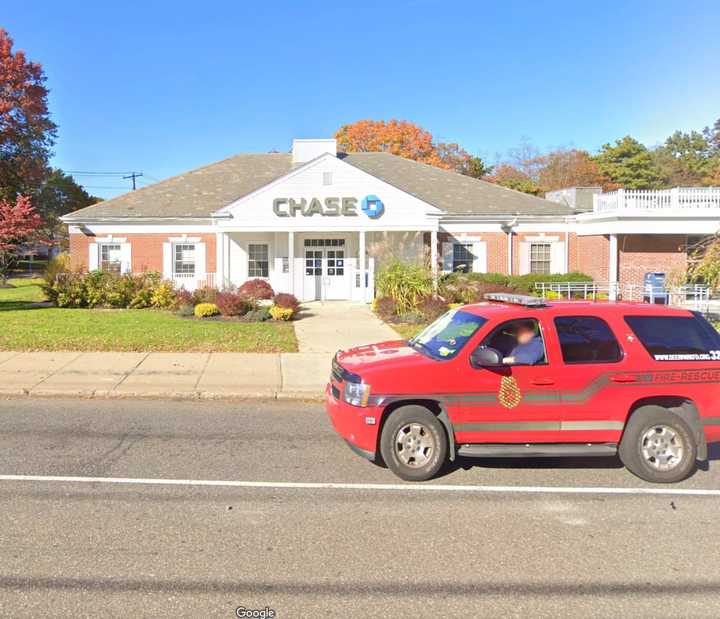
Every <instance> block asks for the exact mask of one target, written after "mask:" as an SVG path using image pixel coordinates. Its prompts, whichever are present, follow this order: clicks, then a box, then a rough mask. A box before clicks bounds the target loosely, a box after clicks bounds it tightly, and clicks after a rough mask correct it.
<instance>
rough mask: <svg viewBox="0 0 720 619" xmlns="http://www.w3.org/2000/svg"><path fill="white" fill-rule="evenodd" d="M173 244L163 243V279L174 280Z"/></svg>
mask: <svg viewBox="0 0 720 619" xmlns="http://www.w3.org/2000/svg"><path fill="white" fill-rule="evenodd" d="M172 276H173V266H172V243H163V277H164V278H165V279H172Z"/></svg>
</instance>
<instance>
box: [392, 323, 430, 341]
mask: <svg viewBox="0 0 720 619" xmlns="http://www.w3.org/2000/svg"><path fill="white" fill-rule="evenodd" d="M388 324H389V325H390V326H391V327H392V328H393V329H395V331H397V332H398V333H399V334H400V337H401V338H402V339H404V340H409V339H410V338H411V337H414V336H416V335H417V334H418V333H420V331H422V330H423V329H424V328H425V327H427V325H425V324H420V325H417V324H407V323H400V324H398V323H394V322H391V323H388Z"/></svg>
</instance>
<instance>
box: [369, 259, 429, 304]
mask: <svg viewBox="0 0 720 619" xmlns="http://www.w3.org/2000/svg"><path fill="white" fill-rule="evenodd" d="M375 289H376V291H377V293H378V295H379V296H380V297H390V298H391V299H393V300H394V301H395V303H396V304H397V311H398V312H399V313H407V312H412V311H414V310H415V309H416V308H417V306H418V303H419V302H420V300H421V299H422V298H423V297H426V296H427V295H429V294H432V292H433V278H432V273H431V272H430V271H429V270H428V269H426V268H424V267H422V266H418V265H415V264H408V263H405V262H401V261H400V260H395V261H393V262H391V263H390V264H388V265H387V266H386V267H385V268H383V269H382V270H381V271H379V272H378V273H377V275H376V276H375Z"/></svg>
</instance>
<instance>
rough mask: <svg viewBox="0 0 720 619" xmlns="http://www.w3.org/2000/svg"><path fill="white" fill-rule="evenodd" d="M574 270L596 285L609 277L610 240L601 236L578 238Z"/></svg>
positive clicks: (606, 280) (604, 281)
mask: <svg viewBox="0 0 720 619" xmlns="http://www.w3.org/2000/svg"><path fill="white" fill-rule="evenodd" d="M574 270H576V271H580V272H581V273H586V274H587V275H590V276H591V277H592V278H593V280H595V281H596V282H598V283H606V282H608V280H609V277H610V273H609V270H610V238H609V237H607V236H603V235H596V236H578V237H577V258H576V265H575V268H574Z"/></svg>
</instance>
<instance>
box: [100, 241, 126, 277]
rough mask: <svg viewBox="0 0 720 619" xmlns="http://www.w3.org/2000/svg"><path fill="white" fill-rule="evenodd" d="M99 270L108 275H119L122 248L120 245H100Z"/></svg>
mask: <svg viewBox="0 0 720 619" xmlns="http://www.w3.org/2000/svg"><path fill="white" fill-rule="evenodd" d="M99 255H100V270H101V271H106V272H108V273H120V270H121V264H122V247H121V246H120V243H101V244H100V254H99Z"/></svg>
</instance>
